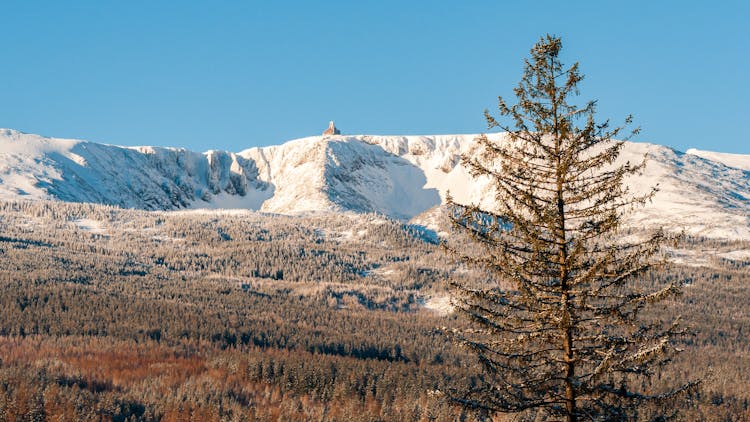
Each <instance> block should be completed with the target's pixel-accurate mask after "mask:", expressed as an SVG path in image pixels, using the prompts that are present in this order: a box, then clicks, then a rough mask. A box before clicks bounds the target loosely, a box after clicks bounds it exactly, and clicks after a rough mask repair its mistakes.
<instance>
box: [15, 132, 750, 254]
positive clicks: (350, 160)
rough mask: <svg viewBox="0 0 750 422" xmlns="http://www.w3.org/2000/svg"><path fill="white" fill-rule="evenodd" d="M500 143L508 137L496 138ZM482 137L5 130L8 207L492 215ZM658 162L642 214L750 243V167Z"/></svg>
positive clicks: (731, 161) (638, 180)
mask: <svg viewBox="0 0 750 422" xmlns="http://www.w3.org/2000/svg"><path fill="white" fill-rule="evenodd" d="M493 136H496V137H500V136H502V135H493ZM475 137H476V135H437V136H368V135H356V136H347V135H335V136H326V137H320V136H315V137H309V138H303V139H298V140H294V141H289V142H287V143H284V144H283V145H279V146H271V147H262V148H251V149H248V150H245V151H242V152H238V153H231V152H223V151H208V152H205V153H196V152H192V151H188V150H185V149H181V148H159V147H118V146H111V145H103V144H97V143H93V142H87V141H81V140H72V139H56V138H45V137H41V136H38V135H31V134H24V133H21V132H18V131H14V130H10V129H0V199H21V198H27V199H53V200H62V201H74V202H96V203H105V204H113V205H118V206H122V207H131V208H142V209H150V210H157V209H161V210H168V209H179V208H246V209H252V210H260V211H266V212H273V213H282V214H293V213H301V212H314V211H353V212H378V213H383V214H386V215H388V216H391V217H394V218H398V219H402V220H409V219H411V218H413V217H415V216H417V215H421V216H422V218H423V220H424V218H425V216H426V215H427V216H429V212H428V213H425V212H426V211H428V210H431V209H433V208H434V207H436V206H438V205H440V204H442V203H443V202H444V200H445V197H446V195H447V193H448V192H450V194H451V195H452V196H453V197H454V198H455V199H456V200H457V201H459V202H467V203H468V202H479V203H483V204H484V205H490V204H491V201H492V198H491V195H489V194H488V192H489V191H488V185H487V183H486V181H482V180H479V181H476V180H474V179H472V177H471V176H470V175H469V174H468V173H467V171H466V169H465V168H463V166H461V164H460V155H461V154H462V153H464V152H467V151H470V150H471V149H472V148H474V147H475V143H474V138H475ZM645 153H648V154H649V157H650V158H649V162H648V165H647V169H646V171H645V173H644V174H643V175H642V176H638V177H633V178H631V180H629V184H630V186H631V188H632V189H633V190H635V191H636V192H637V191H644V190H646V189H648V188H649V187H650V186H653V185H654V184H657V183H658V184H659V186H660V192H659V193H658V194H657V196H656V197H655V199H654V202H653V204H650V205H649V206H648V207H646V208H645V209H643V210H641V211H639V212H638V213H637V214H636V215H634V216H633V217H632V218H633V220H632V221H633V223H634V224H638V225H664V226H667V227H670V228H674V229H685V230H686V231H687V232H688V233H692V234H698V235H705V236H709V237H722V238H736V239H747V240H750V170H748V169H750V156H743V155H736V154H721V153H711V152H704V151H694V150H691V151H690V153H689V154H686V153H681V152H678V151H675V150H673V149H670V148H668V147H664V146H659V145H653V144H643V143H628V144H626V146H625V148H624V149H623V153H622V155H621V157H620V158H621V159H622V160H630V161H631V162H639V161H640V160H641V158H642V156H643V155H644V154H645Z"/></svg>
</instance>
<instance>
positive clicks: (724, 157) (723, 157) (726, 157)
mask: <svg viewBox="0 0 750 422" xmlns="http://www.w3.org/2000/svg"><path fill="white" fill-rule="evenodd" d="M685 153H686V154H690V155H695V156H698V157H701V158H705V159H706V160H711V161H715V162H717V163H722V164H724V165H725V166H728V167H734V168H738V169H742V170H747V171H750V155H749V154H729V153H726V152H713V151H702V150H699V149H695V148H690V149H688V150H687V151H685Z"/></svg>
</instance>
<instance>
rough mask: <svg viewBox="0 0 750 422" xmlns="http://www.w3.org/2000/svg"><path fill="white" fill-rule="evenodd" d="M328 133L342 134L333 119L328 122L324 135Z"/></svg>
mask: <svg viewBox="0 0 750 422" xmlns="http://www.w3.org/2000/svg"><path fill="white" fill-rule="evenodd" d="M328 135H341V131H340V130H338V129H337V128H336V125H334V124H333V120H331V121H330V122H328V129H326V130H325V131H324V132H323V136H328Z"/></svg>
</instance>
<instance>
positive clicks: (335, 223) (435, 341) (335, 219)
mask: <svg viewBox="0 0 750 422" xmlns="http://www.w3.org/2000/svg"><path fill="white" fill-rule="evenodd" d="M431 240H434V239H433V238H432V237H431V236H427V235H426V234H425V232H424V231H423V229H421V228H420V227H412V226H409V225H405V224H403V223H401V222H397V221H393V220H390V219H387V218H384V217H381V216H378V215H374V214H365V215H361V214H360V215H355V214H313V215H308V216H298V217H290V216H279V215H269V214H260V213H255V212H250V211H216V212H193V211H184V212H146V211H134V210H123V209H119V208H114V207H108V206H99V205H86V204H65V203H56V202H3V203H1V204H0V262H2V265H0V286H2V287H1V288H0V336H1V337H0V359H2V365H1V366H0V420H101V419H104V420H110V419H112V420H291V419H305V420H341V421H352V420H362V421H370V420H475V419H476V418H477V415H474V414H470V413H468V412H467V411H465V410H463V409H461V408H460V407H456V406H454V405H452V403H451V402H450V401H449V400H448V396H449V395H450V393H451V391H453V390H454V389H455V388H457V387H460V388H459V389H463V388H464V387H466V386H468V385H471V384H472V382H473V377H474V376H475V375H476V374H477V373H478V371H479V367H478V365H477V363H476V362H475V361H474V359H475V358H473V357H471V355H469V354H467V353H465V352H464V351H463V350H460V349H457V348H455V347H454V346H453V345H452V344H451V343H450V342H449V341H448V340H447V339H446V336H445V335H444V332H443V331H442V330H441V327H448V328H450V327H457V326H458V324H461V322H460V320H458V319H456V318H455V317H454V315H452V314H451V313H445V312H441V311H436V310H434V309H431V307H429V306H425V304H428V305H429V304H430V303H432V302H433V301H434V300H435V299H444V298H445V297H446V295H447V294H448V285H449V283H450V281H451V280H454V279H456V278H459V277H460V278H462V279H464V280H465V279H467V278H468V279H472V280H474V281H476V282H480V283H481V282H488V281H489V280H484V279H483V278H482V277H481V276H480V275H479V274H475V273H473V272H471V271H468V270H466V269H465V268H463V267H461V266H457V265H456V264H453V263H452V260H451V259H450V257H447V256H445V254H444V252H443V251H442V250H441V248H440V247H439V246H438V245H436V244H434V243H432V242H431ZM748 250H750V243H748V242H730V241H716V240H705V239H698V238H690V239H686V240H685V241H684V242H683V244H681V245H678V246H677V247H676V248H675V249H674V250H672V252H671V254H672V257H673V258H672V259H673V261H674V262H675V263H674V264H672V265H670V266H667V267H665V268H663V269H662V270H660V271H659V272H654V273H651V274H649V276H648V277H647V278H645V279H644V280H642V282H643V283H646V284H649V283H663V282H664V281H666V280H669V279H672V278H675V277H678V278H680V279H684V280H686V281H687V283H688V286H687V287H686V289H685V294H684V295H683V296H682V297H680V298H678V299H677V300H675V301H672V302H670V303H668V304H667V305H666V307H664V308H662V309H660V310H659V311H658V312H659V313H664V314H670V315H674V314H682V315H683V320H684V321H685V322H686V324H687V325H688V326H691V327H693V330H694V334H693V335H690V336H686V337H684V338H683V339H682V341H683V342H684V344H683V345H682V347H684V349H685V352H684V353H683V354H682V355H681V356H680V357H679V358H678V362H677V363H676V364H675V365H673V366H672V369H673V371H672V372H670V373H667V374H666V375H665V376H664V377H663V378H662V379H661V380H660V381H658V382H669V381H670V380H672V379H685V378H694V377H701V378H703V384H702V386H701V389H700V390H699V393H698V395H697V396H696V397H693V398H692V399H691V401H689V402H686V403H684V404H683V408H682V409H680V410H681V411H682V412H683V417H684V418H686V419H688V420H742V419H743V418H744V419H748V418H750V393H749V392H748V391H747V389H746V386H747V385H750V343H749V342H748V341H747V339H746V337H747V335H748V327H750V315H748V313H747V309H750V284H749V283H750V275H749V273H750V271H748V269H749V268H750V267H749V266H748V261H749V260H750V257H748V254H747V251H748ZM696 263H698V265H696ZM645 415H648V409H644V416H645ZM59 418H62V419H59ZM191 418H192V419H191Z"/></svg>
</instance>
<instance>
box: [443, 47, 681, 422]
mask: <svg viewBox="0 0 750 422" xmlns="http://www.w3.org/2000/svg"><path fill="white" fill-rule="evenodd" d="M561 47H562V44H561V41H560V39H559V38H556V37H553V36H549V35H547V36H546V37H543V38H542V39H541V40H540V41H539V42H538V43H537V44H536V45H534V47H533V48H532V49H531V57H530V59H527V60H526V61H525V71H524V74H523V78H522V80H521V82H520V84H519V86H518V87H517V88H516V89H515V91H514V92H515V95H516V97H517V99H518V102H517V104H516V105H513V106H508V105H507V104H506V103H505V101H503V99H502V98H500V99H499V111H500V115H501V116H503V117H505V118H507V119H509V120H510V121H512V123H511V124H510V125H505V124H503V123H501V121H500V120H501V119H496V118H494V117H492V116H491V115H490V114H489V113H488V112H485V115H486V118H487V122H488V125H489V128H490V129H493V128H499V129H501V130H503V131H505V132H507V135H505V137H504V138H501V139H500V140H498V141H494V140H490V139H489V138H488V137H487V136H486V135H483V136H480V137H479V138H478V144H479V148H478V152H475V153H473V154H467V155H465V156H464V157H463V163H464V165H465V166H467V167H468V168H469V169H470V171H471V173H472V174H473V175H474V176H475V177H482V178H486V179H487V180H489V181H490V183H491V186H492V188H493V190H494V199H495V203H496V207H494V209H486V207H480V206H478V205H466V204H457V203H455V202H453V201H452V200H451V201H449V203H450V210H451V212H450V215H451V219H452V221H453V223H454V227H455V229H456V231H457V233H464V234H468V235H469V237H470V239H471V240H472V242H471V243H473V244H474V245H476V246H478V248H461V250H460V251H459V250H458V248H457V247H456V246H455V243H454V245H453V246H452V245H451V242H450V241H449V242H448V249H449V250H452V251H453V252H454V253H456V254H457V255H459V257H460V258H461V259H463V261H465V262H466V263H467V264H468V265H469V266H475V267H476V266H480V267H482V268H484V269H487V270H489V273H490V274H491V276H492V277H491V278H492V280H493V281H494V283H493V284H492V285H490V286H471V285H468V284H460V283H459V284H457V285H456V287H457V288H456V293H457V298H456V301H455V302H456V305H457V309H458V310H459V312H460V313H461V314H463V315H466V316H468V318H469V319H470V320H471V321H472V322H473V324H472V325H473V328H472V329H470V330H462V331H453V332H452V335H453V336H454V339H455V340H456V341H457V342H459V343H461V344H462V345H464V346H466V347H468V348H469V349H471V350H472V351H474V352H475V353H476V355H477V356H478V357H479V360H480V362H481V363H482V365H483V367H484V369H485V371H484V378H483V380H482V383H481V384H480V385H478V386H477V387H476V388H474V389H472V390H471V391H468V392H463V393H462V394H458V395H455V398H456V399H457V400H459V401H460V402H461V403H463V404H465V405H469V406H472V407H476V408H480V409H485V410H489V411H500V412H510V413H521V414H523V415H524V417H527V416H528V417H542V418H545V419H549V418H555V419H556V418H559V419H564V420H568V421H574V420H580V419H583V420H621V419H629V418H633V417H635V418H639V417H649V418H651V417H654V413H653V412H654V409H657V410H656V412H658V411H659V410H658V409H659V407H658V406H654V405H653V403H655V402H663V401H664V400H667V399H669V398H673V397H676V395H677V394H679V393H680V392H683V391H686V390H687V389H689V388H690V386H692V385H694V383H688V384H685V385H682V386H677V387H675V388H666V389H665V390H660V391H653V389H652V388H651V384H649V383H648V380H649V379H650V378H651V377H652V375H654V374H656V373H657V372H658V371H659V368H660V367H661V366H662V365H663V364H665V363H667V362H668V361H669V359H670V357H671V356H672V355H673V354H674V353H675V352H676V351H677V348H676V347H675V343H674V340H673V339H674V337H675V336H676V335H679V334H680V333H681V329H679V328H678V326H677V323H676V322H677V320H675V321H674V322H672V321H670V322H668V323H667V322H663V321H645V320H644V319H643V318H641V311H642V310H643V309H644V307H646V306H647V305H648V304H652V303H655V302H659V301H661V300H663V299H665V298H668V297H670V296H671V295H674V294H676V293H679V290H680V283H679V282H674V283H672V284H669V285H666V286H662V287H663V288H658V289H656V290H653V289H652V290H650V291H649V290H647V289H644V288H643V286H642V285H641V286H640V287H639V276H641V275H643V274H644V273H645V272H646V271H647V270H649V268H650V267H651V266H652V265H653V264H654V262H655V258H656V257H655V255H656V254H659V251H660V246H661V244H662V243H663V241H664V240H665V235H664V234H663V233H662V232H660V231H659V232H656V233H654V234H651V235H645V236H640V237H638V236H628V237H626V236H625V235H624V230H623V228H622V227H621V225H622V222H623V217H624V216H625V215H626V214H627V213H628V212H629V211H630V210H632V209H633V208H634V207H638V206H642V205H644V204H645V203H646V202H648V201H649V200H650V198H651V197H652V195H653V194H654V192H655V189H653V190H651V191H650V192H649V193H647V194H645V195H640V196H639V195H634V194H631V193H630V192H629V191H628V188H627V186H626V185H625V184H624V183H623V181H624V179H626V178H627V177H628V176H630V175H634V174H637V173H639V172H641V171H642V169H643V168H644V166H645V159H644V161H643V162H641V163H636V164H631V163H621V162H618V161H617V158H618V156H619V153H620V150H621V148H622V146H623V141H621V140H619V141H616V140H615V139H616V138H619V139H628V138H629V136H632V135H634V134H636V133H637V129H636V130H634V131H633V132H632V134H631V135H629V136H623V131H624V127H626V126H627V125H629V124H630V122H631V118H630V117H628V118H627V119H626V123H625V126H621V127H616V128H610V127H609V124H608V122H604V123H597V122H596V121H595V118H594V117H595V106H596V102H594V101H591V102H588V103H586V104H585V105H583V106H577V105H575V104H572V103H570V102H569V98H570V97H572V96H577V95H578V94H579V93H578V83H579V82H580V81H581V80H582V78H583V77H582V75H581V74H580V73H579V71H578V64H577V63H576V64H574V65H572V66H570V67H567V68H565V67H564V66H563V64H562V63H561V61H560V58H559V53H560V49H561ZM467 250H474V251H475V252H467ZM640 284H642V283H640ZM678 319H679V318H678ZM649 403H651V404H649ZM645 409H651V410H650V411H649V412H652V413H651V414H649V415H648V416H647V415H645V414H644V413H645V412H646V410H645Z"/></svg>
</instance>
